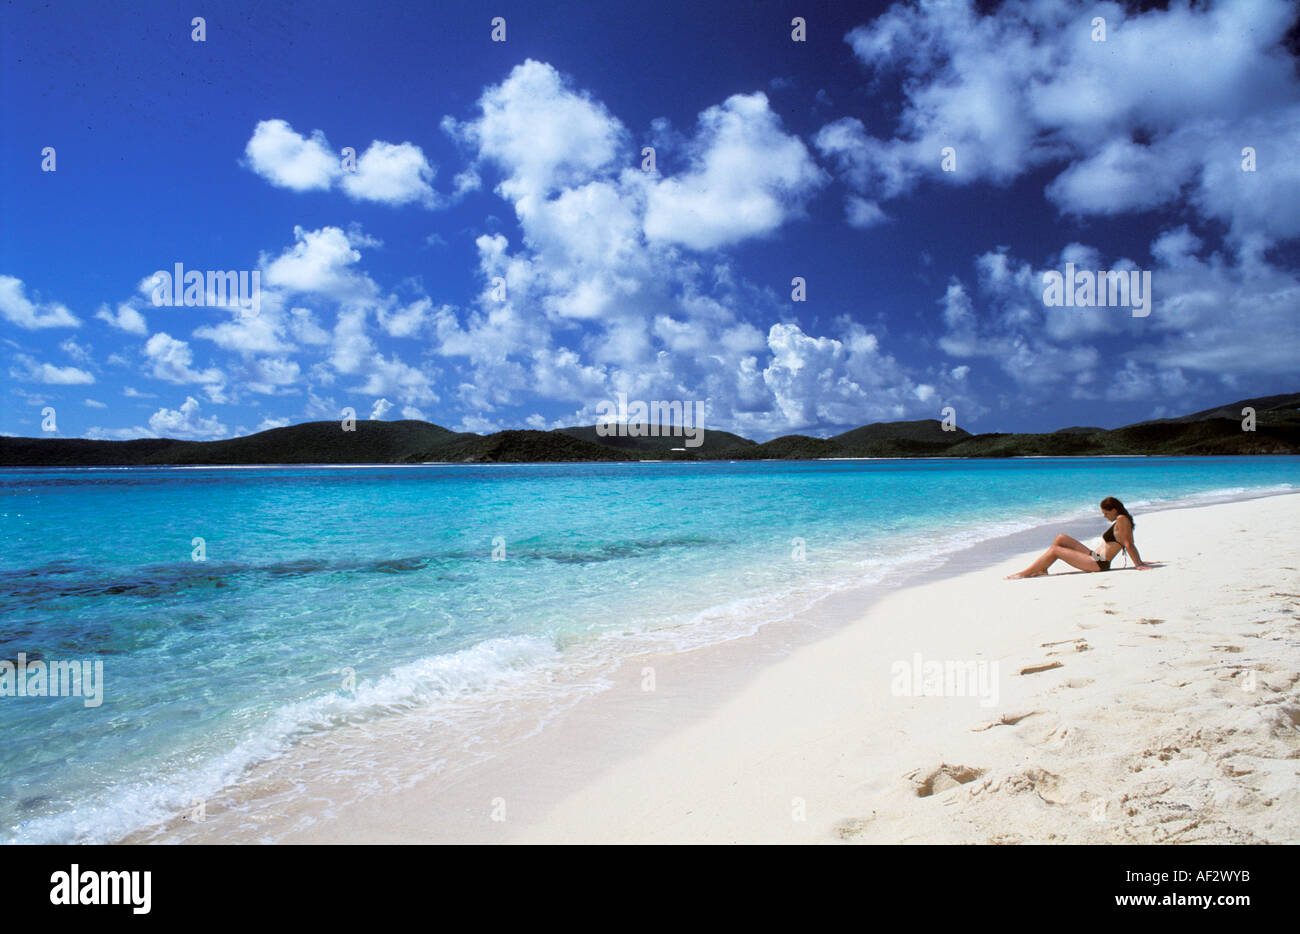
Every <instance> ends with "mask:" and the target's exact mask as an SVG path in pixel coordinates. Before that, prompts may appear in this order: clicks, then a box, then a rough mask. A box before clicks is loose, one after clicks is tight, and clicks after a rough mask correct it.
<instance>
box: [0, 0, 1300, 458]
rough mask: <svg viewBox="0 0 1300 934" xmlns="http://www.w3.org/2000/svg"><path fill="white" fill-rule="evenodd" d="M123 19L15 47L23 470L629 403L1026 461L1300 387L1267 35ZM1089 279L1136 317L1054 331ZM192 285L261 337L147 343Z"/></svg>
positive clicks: (1069, 20) (907, 9) (1296, 124)
mask: <svg viewBox="0 0 1300 934" xmlns="http://www.w3.org/2000/svg"><path fill="white" fill-rule="evenodd" d="M126 6H128V7H129V9H123V8H121V7H113V8H105V7H102V6H100V5H98V4H94V5H90V4H78V3H67V4H58V5H48V6H47V5H44V4H24V3H14V4H9V5H6V6H5V7H4V9H3V11H2V12H0V26H2V30H3V31H2V34H0V35H2V36H3V38H2V39H0V42H2V43H3V63H2V64H0V68H2V69H3V71H2V72H0V107H2V108H3V109H2V110H0V123H2V125H3V126H4V128H5V129H4V133H3V135H2V136H0V166H2V171H3V181H2V182H0V199H2V201H0V210H2V216H3V224H2V227H0V380H3V387H4V393H5V405H4V409H3V416H2V417H0V431H2V432H3V433H5V434H11V435H23V436H39V435H45V436H50V435H55V436H63V437H93V438H113V439H117V438H134V437H149V436H166V437H180V438H196V439H210V438H220V437H228V436H231V435H238V434H246V433H249V432H252V431H256V430H259V429H264V428H268V427H275V426H279V425H285V424H292V423H297V422H302V421H308V420H316V419H335V418H340V417H342V414H343V410H344V408H345V407H351V408H353V409H354V410H355V411H356V412H357V414H358V415H359V416H360V417H363V418H364V417H376V418H386V419H394V418H403V417H406V418H422V419H426V420H428V421H432V422H436V423H438V424H442V425H446V426H448V427H450V428H454V429H459V430H470V431H479V432H486V431H493V430H497V429H500V428H516V427H534V428H550V427H558V426H561V425H572V424H591V423H593V422H594V421H595V412H596V408H597V406H598V405H599V404H600V403H601V401H602V400H606V399H613V398H615V397H616V394H617V393H619V392H625V393H627V395H628V397H629V398H630V399H633V400H635V399H643V400H686V401H691V400H706V402H707V405H708V413H709V414H708V419H707V421H706V428H713V429H726V430H731V431H736V432H739V433H741V434H744V435H746V436H749V437H753V438H757V439H760V440H762V439H766V438H770V437H774V436H776V435H780V434H788V433H794V432H799V433H805V434H817V435H824V434H828V433H833V432H836V431H840V430H844V429H846V428H851V427H855V426H857V425H860V424H865V423H868V422H872V421H880V420H894V419H900V418H908V419H911V418H939V417H941V415H940V413H941V411H942V410H943V409H944V408H945V407H952V408H953V409H954V411H955V413H956V418H957V422H958V424H959V425H961V426H963V427H965V428H967V429H969V430H971V431H1012V430H1025V431H1036V430H1050V429H1053V428H1057V427H1062V426H1066V425H1078V424H1090V425H1101V426H1106V427H1113V426H1115V425H1120V424H1125V423H1128V422H1132V421H1137V420H1140V419H1143V418H1149V417H1158V416H1161V415H1166V414H1178V413H1183V412H1189V411H1194V410H1196V409H1200V408H1206V407H1209V406H1212V405H1216V404H1219V403H1222V402H1226V401H1231V400H1234V399H1237V398H1243V397H1247V396H1253V395H1264V394H1270V393H1278V392H1291V391H1296V389H1297V388H1298V387H1297V384H1296V381H1295V374H1296V372H1297V369H1298V367H1297V362H1298V358H1300V340H1298V338H1300V326H1298V325H1297V320H1298V316H1300V207H1298V205H1300V158H1297V151H1298V147H1300V75H1298V73H1297V60H1296V58H1295V56H1294V55H1293V54H1291V53H1290V52H1288V47H1289V48H1291V49H1294V48H1295V47H1296V43H1295V29H1294V23H1295V19H1296V15H1297V8H1296V7H1295V6H1294V5H1293V4H1291V3H1288V2H1285V0H1230V2H1227V0H1219V2H1214V3H1209V4H1203V5H1200V6H1198V7H1196V8H1195V9H1192V8H1189V7H1187V6H1186V5H1182V4H1177V3H1171V4H1169V5H1168V6H1167V8H1166V9H1159V8H1154V9H1146V10H1145V11H1142V10H1139V9H1138V8H1129V9H1128V10H1126V9H1125V8H1124V7H1123V6H1121V5H1117V4H1113V3H1072V2H1058V0H1048V2H1024V3H1005V4H1001V5H998V4H993V3H981V4H979V5H978V8H976V6H975V5H972V4H967V3H962V2H949V3H922V4H915V3H895V4H886V3H861V4H855V5H854V9H852V10H851V11H848V10H845V9H843V8H842V7H837V5H833V4H823V3H806V2H800V3H734V4H733V3H717V4H701V3H695V2H686V3H664V2H653V3H619V4H605V3H566V4H563V5H554V4H549V3H542V2H527V3H499V4H493V5H490V6H480V5H479V4H469V3H464V4H461V3H458V4H450V5H448V6H447V7H446V9H443V10H437V12H434V11H433V10H432V8H430V7H429V6H428V5H426V4H409V5H397V4H386V3H377V4H373V5H369V4H355V3H328V2H327V3H312V4H289V5H264V4H247V5H245V4H233V3H232V4H225V3H223V4H217V5H212V6H206V7H205V8H204V9H202V10H200V9H198V8H196V7H194V6H193V5H182V4H175V3H148V4H129V5H126ZM195 15H202V16H204V17H205V20H206V23H205V29H206V35H205V41H202V42H196V41H194V40H193V38H192V31H193V27H192V26H191V19H192V17H194V16H195ZM493 16H502V17H504V18H505V22H506V35H505V41H504V42H494V41H492V24H491V19H492V17H493ZM795 16H800V17H803V18H804V20H805V21H806V36H807V39H806V41H804V42H796V41H793V39H792V37H791V32H792V29H793V27H792V25H791V20H792V18H794V17H795ZM1096 17H1101V18H1102V19H1104V21H1105V40H1104V41H1097V39H1096V36H1097V35H1098V33H1097V28H1096V26H1095V25H1094V19H1095V18H1096ZM1289 31H1290V38H1289V39H1288V32H1289ZM646 146H651V147H653V148H654V152H655V166H654V169H653V170H650V171H647V170H646V169H645V168H643V156H642V150H643V147H646ZM46 147H52V148H53V150H54V160H55V162H54V171H43V170H42V166H43V163H44V164H48V160H47V159H46V157H45V150H46ZM345 147H351V148H352V149H353V150H354V151H355V154H356V155H355V166H346V167H345V166H344V159H343V157H342V152H343V150H344V148H345ZM945 147H951V148H950V150H949V152H950V153H951V157H950V158H949V159H948V160H947V165H946V166H945V164H944V162H945V160H944V151H945ZM1247 147H1249V148H1250V150H1251V151H1252V152H1253V154H1254V160H1255V161H1254V165H1253V171H1247V170H1246V169H1245V167H1244V166H1245V163H1246V161H1247V160H1246V159H1245V157H1243V149H1246V148H1247ZM945 169H950V171H946V170H945ZM1067 262H1073V263H1075V264H1076V267H1077V268H1080V269H1083V268H1087V269H1093V270H1122V271H1130V270H1133V271H1145V272H1150V273H1151V282H1152V286H1151V298H1152V302H1151V306H1150V313H1149V314H1147V315H1145V316H1135V315H1133V314H1132V313H1131V310H1130V309H1129V308H1127V307H1050V306H1048V305H1047V304H1045V302H1044V301H1043V297H1042V296H1043V289H1044V285H1043V273H1044V272H1046V271H1050V270H1058V271H1064V270H1065V268H1066V267H1065V264H1066V263H1067ZM176 263H182V264H183V266H184V268H185V269H186V270H198V271H200V272H204V273H206V272H209V271H235V272H240V271H242V272H244V273H245V274H246V275H247V276H249V281H250V282H251V281H252V279H251V274H252V273H253V272H254V271H256V272H257V273H258V279H259V282H260V292H259V299H260V302H259V307H258V309H257V313H256V314H255V315H253V314H250V313H248V312H247V311H245V310H241V309H240V308H238V307H234V306H229V307H222V306H218V305H213V304H212V303H211V298H212V296H208V298H207V300H206V301H205V303H204V304H201V305H200V304H194V305H190V306H185V305H182V306H179V307H176V306H172V307H168V306H161V307H160V306H158V305H156V304H155V302H154V300H153V291H152V283H151V279H152V277H153V275H154V273H155V272H156V271H158V270H168V271H170V270H172V269H173V268H174V265H175V264H176ZM795 277H802V279H803V280H804V281H805V283H806V285H805V289H806V301H802V302H797V301H794V300H792V288H793V287H792V280H793V279H794V278H795ZM501 282H504V289H502V288H501V287H500V283H501ZM49 408H52V409H53V410H54V414H55V418H54V423H55V424H54V427H55V430H54V431H49V430H45V431H43V430H42V422H43V413H44V412H45V411H46V410H47V409H49ZM44 420H45V421H46V422H47V423H48V421H49V420H48V419H44Z"/></svg>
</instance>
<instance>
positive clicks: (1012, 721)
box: [970, 710, 1042, 733]
mask: <svg viewBox="0 0 1300 934" xmlns="http://www.w3.org/2000/svg"><path fill="white" fill-rule="evenodd" d="M1041 713H1042V711H1041V710H1030V711H1028V712H1026V713H1004V714H1003V715H1002V716H1001V717H999V718H998V719H996V720H985V721H984V722H983V723H977V724H976V725H975V726H973V727H971V728H970V729H971V732H972V733H983V732H984V731H985V730H991V729H993V728H994V727H995V726H1015V725H1016V724H1017V723H1019V722H1020V721H1021V720H1024V719H1025V718H1027V717H1033V716H1036V715H1038V714H1041Z"/></svg>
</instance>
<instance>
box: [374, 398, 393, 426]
mask: <svg viewBox="0 0 1300 934" xmlns="http://www.w3.org/2000/svg"><path fill="white" fill-rule="evenodd" d="M392 407H393V403H391V402H389V401H388V400H387V399H376V400H375V404H374V405H373V406H372V407H371V409H370V418H371V420H372V421H376V420H378V419H381V418H383V417H384V416H385V415H387V414H388V410H389V409H391V408H392Z"/></svg>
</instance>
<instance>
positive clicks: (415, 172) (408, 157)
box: [342, 140, 438, 207]
mask: <svg viewBox="0 0 1300 934" xmlns="http://www.w3.org/2000/svg"><path fill="white" fill-rule="evenodd" d="M433 176H434V169H433V167H432V166H430V165H429V163H428V161H426V160H425V158H424V151H423V150H421V149H420V147H419V146H415V145H413V144H411V143H400V144H397V145H394V144H393V143H384V142H380V141H378V140H376V141H375V142H373V143H371V144H370V148H369V149H367V150H366V151H365V152H364V153H362V154H361V156H360V158H358V159H357V168H356V171H355V172H345V173H344V174H343V179H342V186H343V190H344V191H345V192H346V193H347V194H348V195H349V196H350V197H351V198H352V199H353V200H356V201H378V202H381V203H383V204H391V205H395V206H396V205H402V204H411V203H419V204H423V205H424V206H425V207H435V206H436V205H437V203H438V199H437V196H436V195H435V193H434V190H433V185H432V184H431V183H432V182H433Z"/></svg>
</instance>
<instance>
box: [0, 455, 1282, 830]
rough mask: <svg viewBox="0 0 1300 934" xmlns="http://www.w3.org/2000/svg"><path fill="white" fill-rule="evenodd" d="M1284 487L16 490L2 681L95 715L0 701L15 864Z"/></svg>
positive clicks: (1176, 478) (602, 474)
mask: <svg viewBox="0 0 1300 934" xmlns="http://www.w3.org/2000/svg"><path fill="white" fill-rule="evenodd" d="M1293 487H1294V488H1300V459H1297V458H1283V457H1278V458H1170V459H1157V458H1113V459H1112V458H1108V459H1095V460H1089V459H1077V460H1076V459H1042V460H1036V459H1019V460H998V461H949V460H924V461H916V460H911V461H836V462H770V463H739V464H728V463H708V464H698V465H696V464H591V465H588V464H581V465H487V466H474V465H456V466H451V465H448V466H422V467H407V468H396V467H394V468H364V467H356V468H351V467H348V468H327V467H321V468H301V467H289V468H260V469H180V468H159V469H145V468H122V469H82V470H57V469H39V470H3V471H0V526H2V527H3V531H4V536H3V541H4V548H3V553H2V554H0V658H7V659H11V660H12V659H16V658H17V656H18V654H19V653H20V652H21V653H26V654H27V656H28V658H29V659H34V658H36V657H41V658H43V659H46V660H100V661H102V662H103V663H104V664H103V670H104V698H103V703H102V704H101V705H100V706H98V707H94V708H89V707H86V706H85V705H84V703H83V701H82V699H81V698H76V697H0V835H2V838H3V839H5V840H7V841H9V842H27V841H30V842H67V841H74V840H80V841H103V840H112V839H117V838H120V837H121V836H122V835H124V834H125V833H127V832H129V831H131V830H132V829H136V828H139V827H141V826H146V825H149V824H152V823H155V822H157V821H158V820H160V819H162V818H164V817H166V816H168V815H171V814H175V813H178V812H179V811H182V810H183V809H184V808H185V807H186V805H188V804H189V802H190V801H191V800H192V799H193V798H194V797H195V796H204V795H208V794H211V793H213V792H214V791H215V790H216V789H218V788H220V787H222V786H223V785H226V784H228V783H230V782H232V781H235V780H237V779H238V778H239V776H240V775H241V774H242V773H243V772H244V770H245V769H246V768H247V767H248V766H249V765H251V764H252V763H255V762H258V761H262V760H265V759H267V758H269V757H272V756H274V755H275V754H276V753H277V752H279V751H281V750H283V749H285V748H286V747H287V746H289V745H291V744H292V743H293V742H294V740H295V739H298V738H301V737H303V736H305V735H308V734H312V733H320V732H322V731H329V730H332V729H336V728H337V727H339V726H342V725H344V724H356V723H365V722H367V721H368V720H374V719H376V718H383V717H390V716H393V715H397V714H403V713H413V712H423V713H429V712H431V711H434V712H436V711H439V710H442V711H444V713H443V714H442V715H443V716H444V720H443V721H442V722H449V721H447V720H446V718H447V717H452V716H454V715H457V714H456V711H465V710H467V709H470V708H472V707H473V705H474V704H476V703H480V702H481V703H482V704H483V705H489V704H492V703H496V702H498V701H499V700H500V698H501V697H503V696H510V694H511V692H512V691H516V690H519V689H521V688H520V686H521V685H523V684H524V683H525V682H526V683H527V684H528V685H530V686H535V685H536V684H538V683H542V682H544V679H541V681H539V679H538V673H539V672H544V671H545V670H546V669H547V667H548V666H556V665H562V664H568V663H570V662H572V660H573V659H575V658H581V659H583V660H584V663H591V662H594V661H599V660H600V659H607V658H612V657H615V656H617V655H618V654H619V653H620V652H623V651H626V650H628V649H629V647H632V646H642V647H643V646H646V645H656V646H659V647H670V648H671V647H681V648H686V647H690V646H693V645H699V644H704V643H707V642H711V641H718V640H721V639H725V638H730V637H734V636H736V635H739V634H743V633H747V632H752V631H754V629H755V628H756V627H757V626H759V625H762V624H763V623H764V622H766V621H769V620H771V619H775V618H778V617H779V616H782V615H786V614H788V613H789V612H791V610H792V609H797V608H800V607H803V606H806V605H808V604H809V603H811V602H812V601H814V600H816V599H817V598H818V597H819V596H820V595H823V594H825V593H826V592H827V591H830V590H835V589H839V588H843V587H848V586H855V585H859V584H862V583H866V582H871V581H875V580H880V579H883V578H885V577H886V576H888V575H890V574H891V573H894V574H896V573H897V572H898V571H899V570H900V569H903V568H905V567H921V566H924V565H925V564H926V563H927V562H930V563H937V561H938V560H939V559H940V558H941V557H942V556H943V555H944V554H945V553H947V552H950V551H952V550H955V549H957V548H959V547H963V546H965V545H969V544H971V543H973V542H976V541H980V540H983V539H987V538H990V537H993V536H996V535H998V534H1003V533H1009V532H1013V531H1016V530H1019V529H1024V528H1030V527H1033V526H1036V525H1039V524H1042V523H1044V522H1047V521H1057V520H1061V519H1067V518H1072V517H1073V518H1080V517H1084V516H1088V517H1094V516H1095V517H1096V524H1097V529H1096V533H1097V534H1100V532H1101V531H1102V530H1103V529H1104V527H1105V522H1104V520H1102V519H1101V517H1100V516H1099V515H1097V512H1098V511H1097V507H1096V504H1097V502H1098V501H1099V500H1100V499H1101V498H1102V497H1103V496H1107V495H1115V496H1118V497H1119V498H1121V499H1122V500H1123V501H1124V502H1125V504H1126V505H1127V506H1128V507H1129V509H1130V510H1131V511H1132V512H1134V513H1135V514H1136V516H1137V520H1138V542H1139V544H1140V542H1141V512H1142V509H1143V508H1144V507H1150V506H1153V505H1158V504H1169V503H1176V502H1195V501H1200V500H1204V499H1207V498H1214V497H1224V498H1229V497H1235V496H1240V495H1249V494H1252V493H1256V492H1268V491H1279V490H1285V489H1290V488H1293ZM196 538H201V539H203V543H202V548H203V550H204V552H205V553H204V554H202V555H201V557H202V558H203V560H195V551H196V544H195V541H194V540H195V539H196ZM494 548H495V550H496V553H497V557H499V558H503V560H494ZM502 549H504V551H503V552H502ZM349 674H351V676H352V678H353V679H354V681H355V684H353V683H351V682H349V681H348V680H347V679H348V677H349ZM530 689H532V688H531V687H530ZM453 702H454V703H453ZM431 722H435V721H431ZM453 732H454V731H451V730H449V731H448V736H451V735H453ZM443 752H444V754H445V755H448V756H452V757H454V756H455V755H456V750H455V749H454V748H452V749H447V750H444V751H443Z"/></svg>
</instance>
